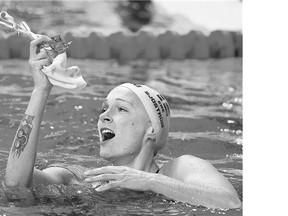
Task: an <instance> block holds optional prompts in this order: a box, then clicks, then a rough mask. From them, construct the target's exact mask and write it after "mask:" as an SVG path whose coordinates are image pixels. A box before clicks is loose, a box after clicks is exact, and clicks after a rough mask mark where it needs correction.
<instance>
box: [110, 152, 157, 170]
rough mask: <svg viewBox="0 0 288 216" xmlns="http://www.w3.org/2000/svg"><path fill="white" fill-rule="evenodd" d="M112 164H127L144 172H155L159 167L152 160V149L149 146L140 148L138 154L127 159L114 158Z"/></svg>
mask: <svg viewBox="0 0 288 216" xmlns="http://www.w3.org/2000/svg"><path fill="white" fill-rule="evenodd" d="M126 159H127V158H126ZM111 162H112V161H111ZM112 164H113V165H114V166H127V167H130V168H134V169H137V170H141V171H145V172H156V171H158V169H159V167H158V165H157V164H156V162H155V160H154V151H153V150H152V148H149V147H148V148H145V147H144V148H142V149H141V151H140V152H139V154H138V155H136V156H131V158H129V159H128V160H121V161H120V160H115V161H113V162H112Z"/></svg>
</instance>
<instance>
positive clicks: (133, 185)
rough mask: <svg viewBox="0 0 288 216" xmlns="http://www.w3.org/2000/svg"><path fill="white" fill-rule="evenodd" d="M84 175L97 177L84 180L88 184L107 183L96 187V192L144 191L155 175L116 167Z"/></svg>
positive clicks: (100, 169)
mask: <svg viewBox="0 0 288 216" xmlns="http://www.w3.org/2000/svg"><path fill="white" fill-rule="evenodd" d="M92 173H93V174H92ZM85 174H86V175H87V174H89V175H97V176H91V177H89V178H87V179H86V181H87V182H90V183H91V182H94V184H97V182H99V181H109V183H108V184H105V185H101V186H100V187H98V188H97V189H96V191H104V190H108V189H111V188H115V187H120V188H126V189H130V190H137V191H145V190H148V187H149V184H150V183H151V179H153V178H154V177H155V175H157V174H154V173H148V172H144V171H140V170H137V169H133V168H129V167H118V166H115V167H114V166H110V167H102V168H98V169H94V170H91V171H88V172H86V173H85ZM92 185H93V183H92Z"/></svg>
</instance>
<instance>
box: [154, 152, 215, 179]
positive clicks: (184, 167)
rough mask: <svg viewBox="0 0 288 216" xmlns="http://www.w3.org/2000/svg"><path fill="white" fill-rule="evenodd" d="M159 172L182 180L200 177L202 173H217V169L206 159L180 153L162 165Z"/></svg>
mask: <svg viewBox="0 0 288 216" xmlns="http://www.w3.org/2000/svg"><path fill="white" fill-rule="evenodd" d="M159 173H160V174H163V175H166V176H169V177H171V178H175V179H179V180H182V181H185V180H187V179H188V178H189V179H191V178H194V179H196V178H200V177H203V176H204V175H207V174H209V175H211V174H217V173H218V171H217V170H216V169H215V168H214V167H213V166H212V165H211V164H210V163H209V162H208V161H206V160H204V159H201V158H198V157H195V156H193V155H182V156H180V157H178V158H174V159H172V160H170V161H169V162H168V163H166V164H165V165H163V166H162V167H161V168H160V171H159Z"/></svg>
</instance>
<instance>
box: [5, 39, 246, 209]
mask: <svg viewBox="0 0 288 216" xmlns="http://www.w3.org/2000/svg"><path fill="white" fill-rule="evenodd" d="M48 40H49V38H48V37H45V36H41V37H39V38H38V39H36V40H34V41H32V42H31V44H30V59H29V65H30V68H31V73H32V77H33V80H34V90H33V92H32V95H31V98H30V102H29V104H28V107H27V109H26V112H25V114H24V117H23V119H22V121H21V122H20V126H19V128H18V130H17V132H16V135H15V138H14V141H13V144H12V147H11V151H10V154H9V158H8V162H7V167H6V178H5V182H6V185H7V186H26V187H29V186H32V185H36V184H65V185H69V184H81V183H84V182H85V183H87V182H88V183H91V184H92V185H93V186H95V187H96V186H99V182H100V181H107V182H108V183H106V184H102V185H100V186H99V187H97V188H96V189H95V190H97V191H105V190H108V189H111V188H126V189H131V190H136V191H148V190H150V191H154V192H155V193H160V194H163V195H164V196H166V197H169V198H171V199H174V200H177V201H182V202H186V203H190V204H194V205H203V206H206V207H212V208H238V207H240V206H241V202H240V200H239V198H238V195H237V192H236V191H235V189H234V188H233V186H232V185H231V184H230V182H229V181H228V180H227V179H226V178H225V177H224V176H223V175H222V174H220V173H219V172H218V171H217V170H216V169H215V168H214V167H213V166H212V165H211V164H209V163H208V162H207V161H205V160H202V159H200V158H197V157H194V156H191V155H183V156H181V157H179V158H175V159H173V160H171V161H169V162H168V163H167V164H165V165H163V166H162V167H158V165H157V164H156V163H155V161H154V156H155V155H156V154H157V152H158V151H159V150H160V149H161V148H162V147H163V146H164V145H165V143H166V140H167V136H168V131H169V124H170V110H169V105H168V103H167V101H166V100H165V98H164V97H163V96H162V95H161V94H159V93H158V92H156V91H155V90H153V89H151V88H149V87H147V86H145V85H133V84H129V83H126V84H122V85H120V86H118V87H116V88H114V89H113V90H112V91H111V92H110V93H109V94H108V96H107V98H106V100H105V101H104V103H103V106H102V114H101V115H100V117H99V121H98V131H99V137H100V156H101V157H102V158H104V159H106V160H108V161H110V162H111V163H112V164H113V165H114V166H107V167H102V168H96V169H91V170H87V171H86V172H85V173H84V171H81V170H75V169H74V170H73V169H71V168H69V166H64V165H63V166H61V165H55V166H51V167H48V168H46V169H44V170H38V169H36V168H34V164H35V158H36V154H37V144H38V135H39V129H40V124H41V120H42V115H43V112H44V108H45V104H46V101H47V98H48V96H49V93H50V91H51V89H52V87H53V86H52V84H51V83H50V82H49V80H48V79H47V77H46V75H45V74H44V73H42V72H41V69H42V68H43V66H47V65H50V64H51V62H52V60H51V59H50V58H49V56H48V55H47V53H46V51H45V50H44V49H41V50H40V52H38V51H37V47H38V45H39V44H40V43H42V42H43V41H48Z"/></svg>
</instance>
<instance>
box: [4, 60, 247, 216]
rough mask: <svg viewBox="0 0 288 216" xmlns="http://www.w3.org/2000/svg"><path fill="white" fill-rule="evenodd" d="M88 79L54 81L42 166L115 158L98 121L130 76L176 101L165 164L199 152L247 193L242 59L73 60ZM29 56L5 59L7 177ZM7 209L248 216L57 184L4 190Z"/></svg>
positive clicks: (28, 87)
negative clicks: (102, 144) (102, 151)
mask: <svg viewBox="0 0 288 216" xmlns="http://www.w3.org/2000/svg"><path fill="white" fill-rule="evenodd" d="M68 65H69V66H71V65H78V66H79V67H80V69H81V70H82V73H83V74H84V77H85V79H86V81H87V83H88V86H87V87H86V88H84V89H83V90H81V91H76V92H75V91H73V92H71V91H68V90H65V89H61V88H54V89H53V90H52V92H51V95H50V97H49V99H48V103H47V106H46V110H45V114H44V117H43V122H42V124H41V132H40V137H39V139H40V142H39V146H38V154H37V161H36V166H38V167H40V168H41V167H42V168H43V167H45V166H47V165H49V164H51V163H55V162H57V163H58V162H60V163H61V162H66V163H71V164H80V165H85V166H88V167H100V166H105V165H108V163H107V162H106V161H104V160H103V159H101V158H100V157H99V141H98V139H99V137H98V132H97V120H98V116H99V108H100V106H101V103H102V101H103V99H104V98H105V97H106V95H107V94H108V92H109V91H110V90H111V89H112V88H113V87H115V86H116V85H118V84H120V83H123V82H134V83H142V84H146V85H149V86H151V87H152V88H155V89H156V90H158V91H160V92H161V93H163V94H164V95H165V96H166V99H167V100H168V102H169V104H170V107H171V114H172V118H171V128H170V135H169V138H168V142H167V145H166V146H165V147H164V149H162V150H161V151H160V153H159V154H158V155H157V157H156V162H157V163H158V164H159V165H161V164H163V163H165V162H166V161H168V160H169V159H171V158H175V157H178V156H180V155H183V154H192V155H195V156H197V157H200V158H203V159H206V160H208V161H210V162H211V163H212V164H213V165H214V166H215V167H216V168H217V169H218V170H219V171H220V172H221V173H223V174H224V175H225V176H226V177H227V178H228V179H229V181H230V182H231V183H232V184H233V186H234V187H235V188H236V190H237V192H238V194H239V196H240V199H241V200H242V199H243V197H242V147H243V144H242V59H240V58H229V59H222V60H219V59H218V60H213V59H210V60H205V61H198V60H185V61H174V60H164V61H154V62H147V61H140V60H139V61H133V62H130V63H122V64H119V63H117V62H116V61H113V60H109V61H96V60H76V59H69V61H68ZM32 86H33V84H32V78H31V77H30V75H29V68H28V63H27V61H23V60H2V61H0V146H1V148H0V182H1V183H2V184H3V181H4V175H5V166H6V160H7V157H8V154H9V149H10V146H11V144H12V141H13V138H14V134H15V131H16V130H17V128H18V124H19V121H20V120H21V118H22V114H23V113H24V112H25V109H26V107H27V104H28V100H29V97H30V93H31V91H32V88H33V87H32ZM0 215H1V216H2V215H238V216H239V215H242V209H241V208H240V209H233V210H219V209H207V208H205V207H202V206H193V205H188V204H183V203H181V202H175V201H173V200H169V199H167V198H165V197H164V196H162V195H158V194H154V193H152V192H146V193H136V192H133V191H129V190H121V191H119V190H116V191H115V190H112V191H107V192H103V193H97V192H95V191H94V190H93V189H90V188H85V187H83V186H67V187H65V186H63V185H50V186H47V187H44V186H38V187H36V188H33V190H29V189H26V188H15V189H4V188H3V186H1V185H0Z"/></svg>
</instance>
